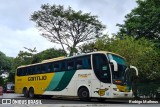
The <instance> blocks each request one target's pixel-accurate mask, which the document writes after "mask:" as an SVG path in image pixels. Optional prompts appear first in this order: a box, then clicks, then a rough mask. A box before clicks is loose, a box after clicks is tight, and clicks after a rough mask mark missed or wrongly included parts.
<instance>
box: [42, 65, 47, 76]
mask: <svg viewBox="0 0 160 107" xmlns="http://www.w3.org/2000/svg"><path fill="white" fill-rule="evenodd" d="M45 72H46V64H43V65H42V67H41V73H42V74H43V73H45Z"/></svg>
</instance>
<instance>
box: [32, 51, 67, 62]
mask: <svg viewBox="0 0 160 107" xmlns="http://www.w3.org/2000/svg"><path fill="white" fill-rule="evenodd" d="M60 56H65V54H64V51H63V50H61V49H54V48H51V49H47V50H44V51H42V52H40V53H37V54H36V55H34V56H33V59H32V63H39V62H41V61H42V60H47V59H52V58H56V57H60Z"/></svg>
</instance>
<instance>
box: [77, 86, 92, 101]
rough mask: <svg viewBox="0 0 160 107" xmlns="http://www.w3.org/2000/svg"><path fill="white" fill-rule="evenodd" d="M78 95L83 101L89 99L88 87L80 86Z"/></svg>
mask: <svg viewBox="0 0 160 107" xmlns="http://www.w3.org/2000/svg"><path fill="white" fill-rule="evenodd" d="M78 97H79V98H80V100H83V101H87V100H90V98H89V91H88V89H87V88H85V87H82V88H80V89H79V91H78Z"/></svg>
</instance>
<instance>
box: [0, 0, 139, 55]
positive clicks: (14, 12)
mask: <svg viewBox="0 0 160 107" xmlns="http://www.w3.org/2000/svg"><path fill="white" fill-rule="evenodd" d="M135 1H136V0H1V3H0V51H1V52H3V53H4V54H5V55H6V56H9V57H16V56H17V55H18V53H19V51H20V50H25V49H24V47H27V48H31V49H33V48H34V47H36V49H37V51H38V52H41V51H43V50H46V49H48V48H53V47H54V48H57V49H58V48H61V47H60V46H59V45H57V44H54V43H51V42H49V41H48V40H47V39H46V38H44V37H42V36H41V35H40V32H39V31H38V29H37V28H36V26H35V25H36V24H35V22H33V21H31V20H30V17H31V14H32V13H33V12H34V11H38V10H41V8H40V7H41V5H42V4H47V3H49V4H50V5H53V4H56V5H64V6H65V7H66V8H67V7H68V6H70V7H72V9H73V10H76V11H79V10H82V11H83V12H84V13H90V12H91V14H92V15H96V16H98V20H100V21H101V22H102V23H103V24H104V25H105V26H106V30H105V33H108V34H109V35H111V34H112V33H116V32H117V31H118V27H117V26H116V24H117V23H119V24H123V22H124V20H125V15H126V14H128V13H130V12H131V10H132V9H133V8H135V7H136V6H137V4H136V2H135Z"/></svg>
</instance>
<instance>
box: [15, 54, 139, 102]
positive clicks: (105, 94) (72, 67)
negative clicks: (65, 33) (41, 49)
mask: <svg viewBox="0 0 160 107" xmlns="http://www.w3.org/2000/svg"><path fill="white" fill-rule="evenodd" d="M131 68H132V69H134V72H135V75H138V70H137V68H136V67H134V66H129V65H127V63H126V61H125V59H124V58H123V57H122V56H120V55H118V54H115V53H112V52H107V51H97V52H91V53H85V54H81V55H77V56H71V57H58V58H53V59H49V60H44V61H42V62H41V63H36V64H31V65H25V66H20V67H18V68H17V72H16V74H15V93H18V94H23V95H24V96H25V97H29V98H34V97H35V96H38V95H40V96H43V95H44V96H72V97H79V98H80V99H81V100H88V99H91V98H96V99H99V100H103V99H106V98H133V91H132V86H131V79H130V77H131V74H132V73H129V72H130V69H131ZM132 72H133V70H132Z"/></svg>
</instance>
